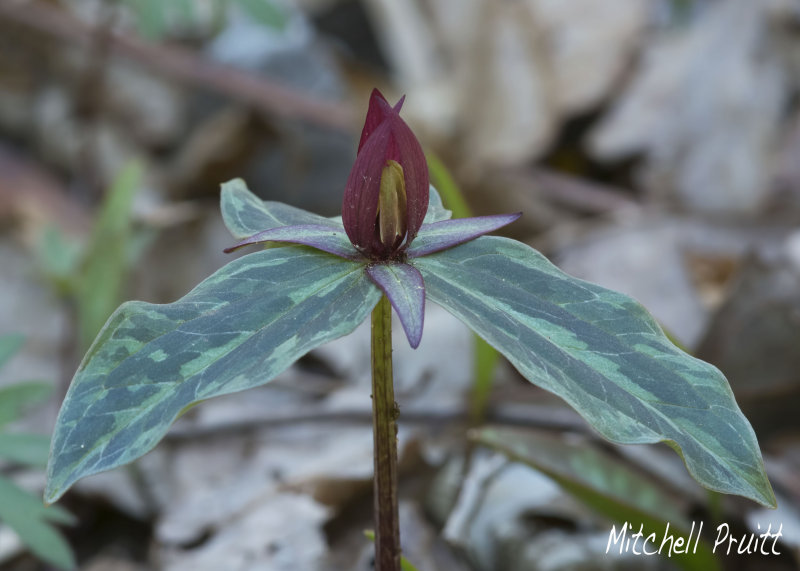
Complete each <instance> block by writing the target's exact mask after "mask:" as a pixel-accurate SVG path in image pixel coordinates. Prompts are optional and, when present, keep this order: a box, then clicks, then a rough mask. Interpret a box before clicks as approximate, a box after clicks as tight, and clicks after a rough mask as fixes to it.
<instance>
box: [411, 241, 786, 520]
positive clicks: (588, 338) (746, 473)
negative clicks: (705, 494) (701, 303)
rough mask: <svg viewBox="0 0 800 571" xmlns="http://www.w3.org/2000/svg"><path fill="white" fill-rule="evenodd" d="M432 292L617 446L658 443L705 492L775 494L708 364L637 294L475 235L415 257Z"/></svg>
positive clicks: (770, 498) (752, 440) (762, 498)
mask: <svg viewBox="0 0 800 571" xmlns="http://www.w3.org/2000/svg"><path fill="white" fill-rule="evenodd" d="M413 263H414V265H415V266H416V267H417V268H418V269H419V270H420V271H421V272H422V275H423V277H424V279H425V287H426V291H427V295H428V299H429V300H430V301H433V302H435V303H438V304H440V305H442V306H444V307H445V308H446V309H448V310H449V311H450V312H451V313H453V314H454V315H456V316H457V317H459V318H460V319H461V320H463V321H464V322H465V323H466V324H467V325H469V326H470V327H471V328H472V329H474V330H475V331H476V332H477V333H478V334H479V335H480V336H481V337H483V338H484V339H486V340H487V341H488V342H489V343H490V344H491V345H493V346H494V347H495V348H496V349H497V350H498V351H500V352H501V353H502V354H503V355H505V357H506V358H507V359H508V360H509V361H510V362H511V363H512V364H513V365H514V366H515V367H516V368H517V369H518V370H519V371H520V373H522V375H523V376H525V377H526V378H527V379H528V380H529V381H531V382H532V383H534V384H536V385H538V386H540V387H542V388H545V389H547V390H549V391H551V392H553V393H555V394H557V395H558V396H560V397H561V398H563V399H564V400H566V401H567V402H568V403H569V404H570V405H571V406H572V407H573V408H575V409H576V410H577V411H578V412H579V413H580V414H581V415H582V416H583V417H584V418H585V419H586V420H587V421H588V422H589V423H590V424H591V425H592V426H593V427H594V428H595V429H597V430H598V431H599V432H600V433H601V434H602V435H603V436H605V437H606V438H608V439H609V440H612V441H614V442H618V443H624V444H638V443H652V442H659V441H663V442H666V443H668V444H670V445H671V446H672V447H673V448H675V449H676V450H677V451H678V452H679V453H680V454H681V456H682V457H683V459H684V462H685V463H686V466H687V468H688V470H689V472H690V474H691V475H692V476H693V477H694V478H695V479H696V480H697V481H698V482H700V483H701V484H702V485H704V486H706V487H707V488H710V489H712V490H716V491H720V492H724V493H729V494H738V495H741V496H745V497H747V498H751V499H753V500H755V501H757V502H759V503H761V504H764V505H767V506H774V505H775V497H774V495H773V492H772V488H771V487H770V484H769V481H768V480H767V477H766V474H765V472H764V464H763V461H762V459H761V453H760V451H759V448H758V442H757V441H756V437H755V434H754V432H753V429H752V428H751V427H750V424H749V423H748V422H747V419H746V418H745V417H744V415H743V414H742V413H741V411H740V410H739V407H738V406H737V404H736V401H735V400H734V397H733V393H732V392H731V389H730V387H729V386H728V382H727V381H726V379H725V377H724V376H723V375H722V373H721V372H720V371H719V370H718V369H716V368H715V367H713V366H712V365H710V364H708V363H705V362H703V361H700V360H698V359H695V358H693V357H691V356H689V355H687V354H686V353H684V352H683V351H681V350H679V349H678V348H677V347H675V346H674V345H673V344H672V343H670V341H669V340H668V339H667V338H666V336H665V335H664V333H663V332H662V330H661V328H660V327H659V326H658V324H657V323H656V322H655V321H654V320H653V318H652V317H651V316H650V315H649V314H648V313H647V311H646V310H645V309H644V308H643V307H642V306H641V305H639V304H638V303H637V302H635V301H634V300H633V299H631V298H629V297H627V296H625V295H623V294H620V293H617V292H613V291H610V290H607V289H604V288H601V287H599V286H597V285H593V284H590V283H587V282H584V281H581V280H578V279H575V278H572V277H570V276H568V275H566V274H564V273H563V272H561V271H560V270H559V269H558V268H556V267H555V266H553V265H552V264H551V263H550V262H548V261H547V259H545V258H544V257H543V256H542V255H541V254H539V253H538V252H536V251H535V250H533V249H532V248H530V247H528V246H526V245H524V244H521V243H519V242H516V241H513V240H508V239H504V238H495V237H482V238H478V239H477V240H473V241H472V242H468V243H466V244H463V245H461V246H457V247H455V248H452V249H450V250H446V251H444V252H440V253H437V254H432V255H430V256H426V257H422V258H418V259H415V260H414V261H413Z"/></svg>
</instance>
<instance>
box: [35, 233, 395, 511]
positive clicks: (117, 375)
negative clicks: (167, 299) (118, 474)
mask: <svg viewBox="0 0 800 571" xmlns="http://www.w3.org/2000/svg"><path fill="white" fill-rule="evenodd" d="M380 296H381V292H380V290H379V289H378V288H377V287H375V285H373V284H372V282H371V281H370V280H369V279H368V278H367V276H366V274H365V272H364V268H363V265H362V264H357V263H355V262H351V261H348V260H344V259H342V258H338V257H335V256H331V255H329V254H325V253H322V252H318V251H316V250H311V249H309V248H303V247H298V246H287V247H284V248H273V249H268V250H262V251H259V252H256V253H253V254H250V255H248V256H244V257H242V258H239V259H237V260H235V261H233V262H231V263H230V264H228V265H227V266H225V267H224V268H222V269H220V270H219V271H217V272H216V273H215V274H214V275H212V276H211V277H209V278H208V279H206V280H205V281H203V282H202V283H201V284H200V285H198V286H197V287H196V288H195V289H194V290H192V291H191V292H190V293H189V294H187V295H186V296H185V297H183V298H181V299H180V300H178V301H176V302H174V303H171V304H166V305H153V304H148V303H143V302H128V303H125V304H123V305H122V306H121V307H120V308H119V309H118V310H117V311H115V312H114V314H113V315H112V316H111V317H110V318H109V320H108V323H106V325H105V327H104V328H103V330H102V331H101V332H100V335H99V336H98V337H97V339H96V340H95V342H94V344H93V345H92V347H91V349H90V350H89V352H88V354H87V355H86V357H84V360H83V362H82V363H81V366H80V368H79V369H78V372H77V373H76V374H75V378H74V379H73V381H72V385H71V386H70V388H69V392H68V393H67V396H66V399H65V400H64V404H63V405H62V407H61V411H60V412H59V415H58V419H57V421H56V428H55V433H54V436H53V445H52V451H51V456H50V462H49V464H48V480H47V489H46V492H45V498H46V500H47V501H48V502H53V501H55V500H56V499H58V498H59V497H60V496H61V495H62V494H63V493H64V492H65V491H66V490H67V488H69V486H70V485H72V484H73V483H74V482H75V481H76V480H77V479H79V478H82V477H84V476H88V475H89V474H94V473H96V472H100V471H103V470H108V469H110V468H114V467H116V466H119V465H121V464H125V463H127V462H130V461H132V460H134V459H136V458H138V457H139V456H141V455H142V454H144V453H145V452H147V451H149V450H150V449H151V448H153V447H154V446H155V444H156V443H157V442H158V441H159V440H160V439H161V438H162V437H163V436H164V434H165V433H166V431H167V429H168V427H169V425H170V424H171V423H172V422H173V421H174V420H175V418H176V417H177V416H178V414H179V413H180V412H181V410H183V409H184V407H186V406H188V405H190V404H192V403H194V402H197V401H200V400H204V399H207V398H210V397H213V396H218V395H222V394H227V393H232V392H236V391H240V390H243V389H247V388H250V387H254V386H257V385H261V384H264V383H266V382H268V381H270V380H271V379H272V378H273V377H275V375H277V374H278V373H280V372H281V371H283V370H284V369H286V367H288V366H289V365H290V364H291V363H292V362H294V361H295V360H296V359H297V358H298V357H300V356H302V355H303V354H305V353H306V352H308V351H309V350H311V349H313V348H314V347H317V346H319V345H321V344H322V343H325V342H326V341H330V340H332V339H336V338H338V337H341V336H343V335H346V334H347V333H350V332H351V331H352V330H353V329H355V327H356V326H357V325H358V324H359V323H361V322H362V321H363V320H364V319H365V318H366V317H367V316H368V315H369V313H370V311H371V310H372V308H373V307H374V306H375V304H376V303H377V302H378V300H379V299H380Z"/></svg>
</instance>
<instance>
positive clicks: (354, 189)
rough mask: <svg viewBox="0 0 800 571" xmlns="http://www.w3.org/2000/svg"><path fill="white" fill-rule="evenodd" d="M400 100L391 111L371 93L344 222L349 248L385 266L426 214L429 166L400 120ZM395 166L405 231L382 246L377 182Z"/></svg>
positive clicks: (347, 190) (344, 207)
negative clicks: (401, 184) (391, 163)
mask: <svg viewBox="0 0 800 571" xmlns="http://www.w3.org/2000/svg"><path fill="white" fill-rule="evenodd" d="M402 104H403V99H401V100H400V101H399V102H398V103H397V104H396V105H395V106H394V107H392V106H391V105H389V103H388V102H387V101H386V99H385V98H384V97H383V95H381V93H380V92H379V91H378V90H374V91H373V92H372V97H371V98H370V104H369V110H368V112H367V118H366V121H365V123H364V129H363V131H362V133H361V140H360V142H359V151H358V155H357V156H356V161H355V163H354V164H353V169H352V170H351V171H350V176H349V177H348V179H347V184H346V186H345V192H344V202H343V204H342V222H343V223H344V227H345V230H346V232H347V235H348V237H349V238H350V240H351V242H352V243H353V245H354V246H355V247H356V248H358V249H359V250H360V251H361V252H362V253H364V254H365V255H366V256H368V257H370V258H372V259H375V260H386V259H391V258H396V257H398V256H399V254H400V253H402V251H404V250H405V248H407V247H408V244H409V243H410V242H411V240H413V239H414V236H416V234H417V231H418V230H419V227H420V226H421V225H422V221H423V219H424V218H425V213H426V211H427V209H428V187H429V177H428V166H427V163H426V161H425V155H424V153H423V152H422V147H421V146H420V144H419V141H417V138H416V137H415V136H414V133H413V132H412V131H411V129H410V128H409V127H408V125H406V123H405V122H404V121H403V120H402V119H401V118H400V114H399V111H400V108H401V106H402ZM389 161H394V162H395V163H397V165H399V167H400V168H401V169H402V173H403V182H404V191H405V203H406V207H405V224H402V225H400V226H402V227H404V229H405V236H404V237H403V239H402V240H397V241H396V242H392V243H388V244H385V243H383V241H382V240H381V234H380V231H379V228H378V226H377V225H378V204H379V195H380V187H381V176H382V174H383V173H384V168H385V167H386V166H387V165H388V164H389Z"/></svg>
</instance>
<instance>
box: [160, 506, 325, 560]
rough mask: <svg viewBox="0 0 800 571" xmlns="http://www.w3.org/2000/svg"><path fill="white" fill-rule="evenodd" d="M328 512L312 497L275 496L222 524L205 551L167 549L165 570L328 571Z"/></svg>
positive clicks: (196, 549)
mask: <svg viewBox="0 0 800 571" xmlns="http://www.w3.org/2000/svg"><path fill="white" fill-rule="evenodd" d="M326 517H327V513H326V510H325V509H324V508H323V507H322V506H320V505H319V504H317V503H316V502H314V501H313V500H312V499H311V498H309V497H308V496H303V495H296V494H280V495H275V496H272V497H270V498H267V499H265V500H262V501H260V502H258V503H255V504H251V505H249V506H248V509H247V510H246V512H245V513H243V514H242V516H241V517H240V518H238V519H234V520H229V521H225V522H220V528H219V531H218V533H216V534H215V535H213V536H212V537H211V538H210V539H209V540H208V541H206V542H205V543H203V544H202V545H201V546H200V547H197V548H194V549H189V550H184V551H182V550H178V549H165V550H162V559H163V566H162V567H161V568H162V569H164V570H165V571H219V570H220V569H225V570H226V571H296V570H297V569H303V570H305V571H315V570H320V571H322V567H321V563H322V561H323V558H324V555H325V552H326V544H325V537H324V535H323V534H322V529H321V526H322V523H323V522H324V521H325V519H326Z"/></svg>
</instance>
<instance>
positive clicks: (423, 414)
mask: <svg viewBox="0 0 800 571" xmlns="http://www.w3.org/2000/svg"><path fill="white" fill-rule="evenodd" d="M402 413H403V424H406V425H410V424H423V425H440V426H452V425H454V424H459V423H460V424H463V425H464V426H465V427H466V426H467V425H468V424H469V421H470V416H469V411H468V410H465V409H463V408H457V409H454V408H450V409H449V410H448V409H447V408H442V407H433V408H417V407H415V408H403V409H402ZM486 423H487V424H492V425H499V426H523V427H531V428H540V429H544V430H553V431H571V432H579V433H582V434H592V433H591V432H590V431H589V430H588V428H587V425H586V423H585V422H584V421H583V420H582V419H581V418H580V417H579V416H578V415H577V414H576V413H573V412H571V411H569V410H567V409H564V408H556V407H549V406H542V405H522V404H503V405H497V406H492V407H490V408H489V409H488V410H487V413H486ZM297 424H364V425H369V424H372V410H371V409H368V408H352V409H347V410H336V411H330V410H318V409H311V410H309V409H307V408H304V409H303V410H302V411H298V412H285V413H283V414H280V415H270V416H269V417H263V418H252V419H242V420H236V421H232V422H229V423H225V424H215V425H211V426H209V425H207V426H191V425H188V426H187V425H182V424H181V423H178V424H177V425H176V426H174V427H173V428H172V429H171V430H170V431H169V433H168V434H167V435H166V437H165V438H166V439H167V440H172V441H188V440H196V439H207V438H209V437H212V438H213V437H227V436H236V435H240V434H242V433H247V432H252V431H254V430H260V429H264V428H279V427H282V426H290V425H297Z"/></svg>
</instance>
